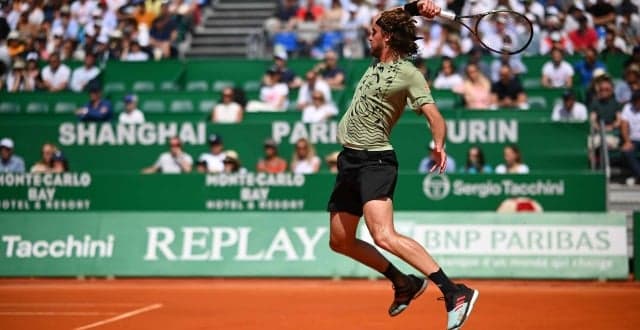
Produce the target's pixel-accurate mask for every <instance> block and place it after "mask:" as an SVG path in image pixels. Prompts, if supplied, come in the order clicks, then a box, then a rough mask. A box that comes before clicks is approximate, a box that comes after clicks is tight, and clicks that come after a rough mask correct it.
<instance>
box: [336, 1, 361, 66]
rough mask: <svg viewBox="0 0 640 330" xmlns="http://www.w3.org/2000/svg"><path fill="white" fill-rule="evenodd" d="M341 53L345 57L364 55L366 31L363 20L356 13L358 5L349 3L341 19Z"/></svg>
mask: <svg viewBox="0 0 640 330" xmlns="http://www.w3.org/2000/svg"><path fill="white" fill-rule="evenodd" d="M341 22H342V24H341V25H342V29H341V30H340V31H341V32H342V55H344V57H345V58H362V57H364V55H365V48H366V46H365V43H364V42H363V40H364V36H365V35H366V34H367V33H368V32H366V31H367V30H366V28H365V25H366V24H368V23H366V24H363V23H364V22H363V20H362V18H361V17H359V15H358V6H356V5H354V4H353V3H350V4H349V5H348V6H347V10H346V14H345V15H344V17H343V19H342V21H341Z"/></svg>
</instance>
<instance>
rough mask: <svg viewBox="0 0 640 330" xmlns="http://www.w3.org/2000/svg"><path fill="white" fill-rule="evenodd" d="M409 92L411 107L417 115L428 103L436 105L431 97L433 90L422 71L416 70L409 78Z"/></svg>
mask: <svg viewBox="0 0 640 330" xmlns="http://www.w3.org/2000/svg"><path fill="white" fill-rule="evenodd" d="M408 84H409V90H408V98H409V101H410V102H411V107H412V108H413V111H415V112H416V113H420V112H421V110H420V108H421V107H422V106H423V105H424V104H427V103H435V101H434V100H433V96H432V95H431V89H430V88H429V85H428V84H427V81H426V80H425V79H424V77H423V76H422V74H420V71H418V70H415V71H414V72H413V73H412V74H411V76H410V77H409V81H408Z"/></svg>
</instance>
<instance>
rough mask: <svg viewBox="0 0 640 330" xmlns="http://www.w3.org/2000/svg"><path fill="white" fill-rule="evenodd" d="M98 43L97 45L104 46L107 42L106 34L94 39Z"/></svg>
mask: <svg viewBox="0 0 640 330" xmlns="http://www.w3.org/2000/svg"><path fill="white" fill-rule="evenodd" d="M96 40H97V41H98V43H101V44H106V43H108V42H109V37H107V35H106V34H104V33H102V34H100V36H98V39H96Z"/></svg>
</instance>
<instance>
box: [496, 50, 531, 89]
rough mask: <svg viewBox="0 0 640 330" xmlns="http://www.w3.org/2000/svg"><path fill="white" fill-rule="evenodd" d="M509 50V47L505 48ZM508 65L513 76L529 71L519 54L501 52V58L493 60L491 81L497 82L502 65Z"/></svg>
mask: <svg viewBox="0 0 640 330" xmlns="http://www.w3.org/2000/svg"><path fill="white" fill-rule="evenodd" d="M503 50H507V51H508V50H509V49H503ZM504 65H507V66H509V68H511V74H512V75H513V76H516V77H517V76H519V75H521V74H525V73H527V67H526V66H525V65H524V63H522V58H521V57H520V56H518V55H509V54H500V57H499V58H496V59H494V60H493V61H492V62H491V81H493V82H496V81H498V80H500V69H501V68H502V66H504Z"/></svg>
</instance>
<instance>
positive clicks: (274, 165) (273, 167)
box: [256, 139, 287, 173]
mask: <svg viewBox="0 0 640 330" xmlns="http://www.w3.org/2000/svg"><path fill="white" fill-rule="evenodd" d="M286 170H287V161H286V160H284V159H282V157H280V156H278V144H277V143H276V141H274V140H273V139H267V140H266V141H264V157H263V158H261V159H260V160H259V161H258V164H257V165H256V171H258V172H266V173H282V172H284V171H286Z"/></svg>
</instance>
